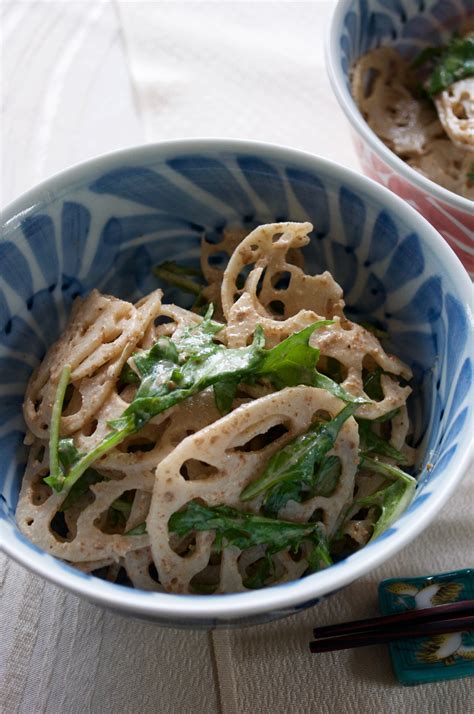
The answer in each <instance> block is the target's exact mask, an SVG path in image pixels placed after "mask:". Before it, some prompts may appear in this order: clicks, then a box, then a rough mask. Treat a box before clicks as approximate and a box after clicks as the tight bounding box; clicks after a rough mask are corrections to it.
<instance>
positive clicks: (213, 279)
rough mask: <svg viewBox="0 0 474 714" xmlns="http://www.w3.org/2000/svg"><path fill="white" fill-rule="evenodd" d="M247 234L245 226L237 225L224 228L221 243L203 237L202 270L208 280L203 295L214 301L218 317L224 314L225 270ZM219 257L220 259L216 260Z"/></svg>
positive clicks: (208, 300) (206, 298)
mask: <svg viewBox="0 0 474 714" xmlns="http://www.w3.org/2000/svg"><path fill="white" fill-rule="evenodd" d="M246 235H247V231H246V230H245V229H244V228H239V227H235V228H226V229H224V231H223V234H222V240H221V241H219V243H210V242H209V241H208V240H206V235H205V234H204V236H203V237H202V239H201V258H200V260H201V270H202V274H203V275H204V278H205V279H206V281H207V285H206V287H205V288H204V289H203V291H202V295H203V297H204V298H205V300H207V302H212V303H213V305H214V307H215V314H216V317H217V319H220V317H221V314H222V307H221V285H222V278H223V276H224V270H225V268H226V267H227V264H228V262H229V258H230V257H231V255H232V253H233V252H234V250H235V249H236V248H237V246H238V245H239V243H240V242H241V241H242V240H243V239H244V238H245V236H246ZM218 258H219V259H220V260H219V261H218V262H216V261H217V259H218Z"/></svg>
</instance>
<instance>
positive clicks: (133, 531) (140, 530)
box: [124, 523, 147, 536]
mask: <svg viewBox="0 0 474 714" xmlns="http://www.w3.org/2000/svg"><path fill="white" fill-rule="evenodd" d="M146 532H147V530H146V523H139V524H138V526H135V528H130V530H129V531H127V532H126V533H124V535H126V536H141V535H145V534H146Z"/></svg>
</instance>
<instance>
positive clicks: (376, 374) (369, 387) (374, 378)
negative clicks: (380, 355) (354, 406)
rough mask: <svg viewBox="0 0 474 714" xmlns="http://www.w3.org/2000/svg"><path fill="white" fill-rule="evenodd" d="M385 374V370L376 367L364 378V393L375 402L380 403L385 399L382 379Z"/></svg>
mask: <svg viewBox="0 0 474 714" xmlns="http://www.w3.org/2000/svg"><path fill="white" fill-rule="evenodd" d="M383 373H384V372H383V369H380V367H376V368H375V369H374V370H373V371H371V372H367V373H366V374H365V376H364V382H363V383H364V392H365V393H366V394H367V396H368V397H370V398H371V399H373V400H374V402H380V401H381V400H382V399H383V397H384V394H383V390H382V382H381V379H380V378H381V376H382V374H383Z"/></svg>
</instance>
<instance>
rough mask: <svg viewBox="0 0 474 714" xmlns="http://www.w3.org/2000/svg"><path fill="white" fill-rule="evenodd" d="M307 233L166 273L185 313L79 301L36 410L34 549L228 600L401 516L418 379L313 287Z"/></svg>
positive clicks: (42, 375) (28, 490) (26, 484)
mask: <svg viewBox="0 0 474 714" xmlns="http://www.w3.org/2000/svg"><path fill="white" fill-rule="evenodd" d="M312 228H313V227H312V225H311V224H310V223H278V224H271V225H262V226H260V227H258V228H256V229H255V230H254V231H252V232H251V233H250V234H249V235H247V236H246V237H245V235H244V234H243V232H242V231H241V230H228V231H227V232H224V236H223V239H222V241H221V242H220V243H218V244H216V245H215V244H211V243H209V242H208V241H206V240H205V237H204V238H203V240H202V249H201V269H200V270H197V269H192V268H186V267H184V266H181V265H177V264H175V263H171V262H167V263H163V264H162V265H160V266H158V267H157V268H156V269H155V272H156V274H157V276H159V278H160V280H161V281H167V282H168V284H172V285H174V286H178V287H180V288H181V289H182V291H186V292H188V293H192V294H194V296H195V303H194V306H193V308H192V309H190V310H188V309H184V308H183V307H180V306H179V305H173V304H169V303H166V302H163V292H162V290H160V289H157V290H155V291H154V292H152V293H151V294H149V295H147V296H146V297H144V298H143V299H141V300H140V301H139V302H137V303H135V304H132V303H130V302H126V301H125V300H121V299H119V298H117V297H112V296H110V295H102V294H101V293H100V292H98V291H97V290H93V291H92V292H91V293H90V294H89V295H87V296H85V297H80V298H77V299H76V301H75V303H74V305H73V308H72V312H71V315H70V317H69V322H68V324H67V326H66V328H65V330H64V332H63V333H62V335H61V337H60V338H59V340H58V341H57V342H56V343H55V344H54V345H53V346H52V347H51V348H50V349H49V351H48V352H47V354H46V356H45V358H44V359H43V361H42V363H41V364H40V365H39V367H38V368H37V369H36V371H35V372H34V373H33V375H32V377H31V379H30V381H29V384H28V387H27V391H26V395H25V401H24V417H25V421H26V424H27V430H28V431H27V436H26V443H27V445H28V446H29V459H28V464H27V467H26V472H25V475H24V477H23V484H22V489H21V495H20V499H19V503H18V507H17V513H16V517H17V520H18V524H19V526H20V528H21V530H22V532H23V533H24V534H26V535H27V536H28V537H29V538H30V539H31V540H32V541H33V542H34V543H36V544H37V545H38V546H40V547H41V548H43V549H44V550H45V551H46V552H48V553H51V554H52V555H54V556H56V557H58V558H62V559H63V560H65V561H67V562H68V563H70V564H72V565H74V566H75V567H77V568H79V569H81V570H82V571H85V572H87V573H92V574H95V575H97V576H99V577H103V578H106V579H108V580H111V581H114V582H118V583H121V584H126V585H129V586H134V587H136V588H140V589H143V590H154V591H167V592H172V593H190V594H192V593H196V594H212V593H214V594H218V593H229V592H237V591H245V590H251V589H254V588H262V587H266V586H269V585H273V584H277V583H283V582H286V581H289V580H294V579H296V578H300V577H302V576H305V575H307V574H309V573H313V572H315V571H318V570H320V569H323V568H327V567H330V566H331V564H332V563H334V562H335V561H337V560H340V559H341V558H344V557H346V556H347V555H349V554H350V553H352V552H353V551H355V550H357V549H358V548H361V547H362V546H364V545H365V544H366V543H367V542H368V541H369V540H371V539H374V538H376V537H377V536H379V535H380V534H381V533H382V532H383V531H384V530H385V529H386V528H387V527H388V526H389V525H390V524H391V523H392V522H393V521H394V520H395V519H396V518H397V517H398V516H399V514H400V513H401V512H402V511H403V510H404V509H405V507H406V506H407V504H408V503H409V502H410V501H411V499H412V496H413V493H414V490H415V486H416V480H415V478H414V477H413V476H411V475H410V474H409V473H407V470H411V468H410V467H412V466H413V465H414V463H415V452H414V449H413V448H412V447H411V446H409V445H408V443H407V439H408V441H410V422H409V418H408V413H407V407H406V403H407V399H408V397H409V395H410V393H411V388H410V386H409V385H408V382H409V381H410V379H411V377H412V374H411V371H410V369H409V367H407V366H406V365H405V364H403V362H401V361H400V360H399V359H398V358H397V357H395V356H393V355H391V354H388V353H387V352H386V351H385V349H384V348H383V347H382V345H381V343H380V339H383V334H382V333H381V332H380V331H379V330H376V329H374V328H372V327H370V326H362V325H359V324H356V323H354V322H352V321H351V320H349V319H348V318H347V317H346V316H345V314H344V300H343V294H342V290H341V288H340V286H339V285H338V284H337V283H336V282H335V280H334V279H333V277H332V276H331V274H330V273H329V272H324V273H321V274H320V275H309V274H307V273H306V272H305V270H304V261H303V255H302V250H301V249H302V248H303V247H304V246H305V245H307V244H308V243H309V240H310V238H309V236H308V234H309V232H310V231H311V230H312ZM217 252H219V253H220V254H221V255H222V254H223V253H224V254H227V255H228V261H227V265H226V267H225V270H224V269H218V268H216V267H215V263H216V261H215V260H213V259H212V258H213V255H215V254H216V253H217ZM161 284H163V282H162V283H161ZM379 338H380V339H379Z"/></svg>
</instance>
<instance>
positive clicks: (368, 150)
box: [326, 0, 474, 277]
mask: <svg viewBox="0 0 474 714" xmlns="http://www.w3.org/2000/svg"><path fill="white" fill-rule="evenodd" d="M473 15H474V2H473V0H338V2H337V3H336V5H335V10H334V13H333V17H332V20H331V25H330V29H329V35H328V41H327V45H326V64H327V69H328V73H329V79H330V82H331V85H332V88H333V90H334V93H335V95H336V97H337V99H338V101H339V104H340V105H341V107H342V109H343V111H344V113H345V114H346V116H347V118H348V120H349V122H350V124H351V127H352V133H353V138H354V144H355V148H356V151H357V153H358V155H359V159H360V162H361V165H362V168H363V170H364V173H365V174H367V176H370V177H371V178H374V179H375V180H376V181H379V182H380V183H381V184H382V185H383V186H388V188H390V189H391V190H392V191H394V192H395V193H396V194H398V195H399V196H401V197H402V198H404V199H405V200H406V201H407V202H408V203H410V205H412V206H414V208H416V209H417V210H418V211H419V212H420V213H421V214H422V215H423V216H425V218H427V219H428V220H429V222H430V223H432V224H433V225H434V226H435V228H437V229H438V230H439V232H440V233H441V234H442V235H443V237H444V238H445V239H446V240H447V241H448V243H449V245H450V246H451V248H452V249H453V250H454V251H455V252H456V253H457V255H458V256H459V258H460V259H461V260H462V262H463V264H464V267H465V268H466V270H468V271H469V272H470V273H471V275H472V276H473V277H474V238H473V236H474V204H473V202H472V201H471V200H470V199H468V198H464V197H463V196H459V195H458V194H456V193H453V192H452V191H448V190H447V189H446V188H443V186H440V185H439V184H437V183H435V182H434V181H431V180H430V179H428V178H426V176H423V175H422V174H420V173H419V172H418V171H416V170H415V169H413V168H412V167H411V166H409V165H408V164H407V163H406V162H405V161H403V160H402V159H400V158H399V157H398V156H397V155H396V154H395V153H393V151H391V150H390V149H389V148H388V147H387V146H385V144H384V143H383V141H382V140H381V139H379V138H378V136H377V135H376V134H375V133H374V132H373V131H372V129H371V128H370V127H369V125H368V124H367V122H366V121H365V119H364V117H363V116H362V114H361V113H360V111H359V109H358V107H357V105H356V103H355V101H354V100H353V98H352V95H351V91H350V72H351V68H352V66H353V65H354V63H355V62H357V60H358V59H359V57H361V56H362V55H364V54H365V53H366V52H368V51H369V50H373V49H375V48H376V47H380V46H385V45H389V46H391V47H395V48H396V49H397V50H398V51H399V52H400V53H401V54H402V55H403V56H404V57H405V58H406V59H408V60H412V59H414V58H415V57H416V56H417V55H418V54H419V52H420V51H421V50H422V49H423V48H424V47H426V46H427V45H439V44H443V43H445V42H447V40H448V39H449V38H450V37H451V36H452V35H453V33H454V32H456V31H459V29H460V28H461V26H462V24H463V23H464V22H466V20H467V18H468V17H470V16H473Z"/></svg>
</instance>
